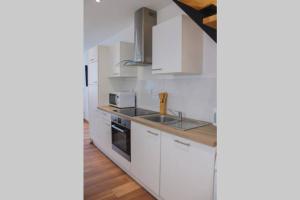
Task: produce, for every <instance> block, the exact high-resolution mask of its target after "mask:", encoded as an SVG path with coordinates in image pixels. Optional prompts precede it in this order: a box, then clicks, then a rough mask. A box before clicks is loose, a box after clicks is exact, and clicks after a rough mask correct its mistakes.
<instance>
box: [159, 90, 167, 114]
mask: <svg viewBox="0 0 300 200" xmlns="http://www.w3.org/2000/svg"><path fill="white" fill-rule="evenodd" d="M167 99H168V93H166V92H162V93H159V103H160V105H159V113H160V114H161V115H166V114H167Z"/></svg>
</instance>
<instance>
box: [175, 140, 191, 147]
mask: <svg viewBox="0 0 300 200" xmlns="http://www.w3.org/2000/svg"><path fill="white" fill-rule="evenodd" d="M174 141H175V142H177V143H179V144H183V145H185V146H191V144H189V143H185V142H181V141H179V140H174Z"/></svg>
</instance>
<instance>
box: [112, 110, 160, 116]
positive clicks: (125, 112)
mask: <svg viewBox="0 0 300 200" xmlns="http://www.w3.org/2000/svg"><path fill="white" fill-rule="evenodd" d="M114 111H115V112H118V113H121V114H123V115H127V116H129V117H135V116H143V115H152V114H157V113H158V112H154V111H152V110H145V109H142V108H122V109H116V110H114Z"/></svg>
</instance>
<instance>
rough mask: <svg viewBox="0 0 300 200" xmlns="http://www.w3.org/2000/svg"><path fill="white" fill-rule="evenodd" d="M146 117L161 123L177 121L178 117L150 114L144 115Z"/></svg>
mask: <svg viewBox="0 0 300 200" xmlns="http://www.w3.org/2000/svg"><path fill="white" fill-rule="evenodd" d="M143 118H144V119H147V120H150V121H153V122H159V123H171V122H177V119H176V118H174V117H170V116H167V115H150V116H145V117H143Z"/></svg>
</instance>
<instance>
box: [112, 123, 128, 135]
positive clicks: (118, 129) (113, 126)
mask: <svg viewBox="0 0 300 200" xmlns="http://www.w3.org/2000/svg"><path fill="white" fill-rule="evenodd" d="M111 127H112V128H114V129H116V130H117V131H120V132H121V133H124V132H125V131H123V130H122V129H120V128H118V127H116V126H115V125H111Z"/></svg>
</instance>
